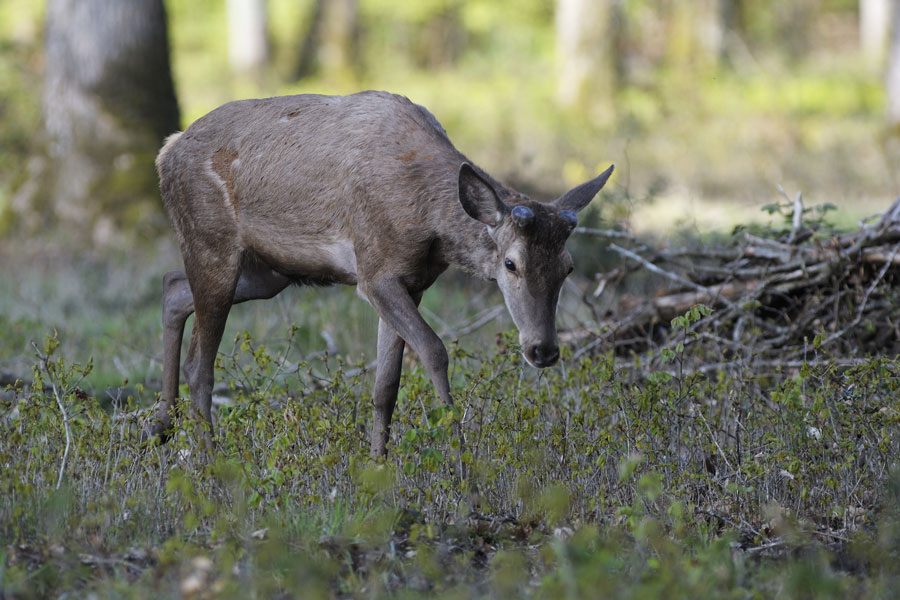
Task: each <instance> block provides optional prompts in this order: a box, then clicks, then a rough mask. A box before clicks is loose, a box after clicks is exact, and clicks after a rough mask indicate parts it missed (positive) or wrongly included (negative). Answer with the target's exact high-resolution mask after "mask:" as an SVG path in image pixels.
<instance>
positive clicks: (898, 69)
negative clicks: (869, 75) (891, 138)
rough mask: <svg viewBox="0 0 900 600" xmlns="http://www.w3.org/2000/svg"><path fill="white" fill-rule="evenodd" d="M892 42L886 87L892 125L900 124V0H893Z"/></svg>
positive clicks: (888, 113)
mask: <svg viewBox="0 0 900 600" xmlns="http://www.w3.org/2000/svg"><path fill="white" fill-rule="evenodd" d="M891 4H892V5H893V6H892V13H893V14H892V15H891V43H890V47H889V49H888V59H887V72H886V74H885V88H886V90H887V120H888V125H890V126H891V127H898V126H900V0H892V2H891Z"/></svg>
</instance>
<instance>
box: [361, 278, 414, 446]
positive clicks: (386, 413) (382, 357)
mask: <svg viewBox="0 0 900 600" xmlns="http://www.w3.org/2000/svg"><path fill="white" fill-rule="evenodd" d="M421 299H422V295H421V294H416V295H415V296H414V297H413V302H415V304H416V306H418V305H419V301H420V300H421ZM405 347H406V342H405V341H404V340H403V338H401V337H400V336H399V335H397V332H395V331H394V329H393V328H392V327H391V326H390V325H388V324H387V322H386V321H385V320H384V319H378V364H377V367H376V369H375V398H374V399H375V411H374V412H375V415H374V420H373V426H372V452H371V454H372V458H373V459H376V458H378V457H380V456H385V455H386V454H387V442H388V439H389V438H390V436H391V416H392V415H393V414H394V406H395V405H396V404H397V392H398V391H399V389H400V372H401V370H402V368H403V350H404V348H405Z"/></svg>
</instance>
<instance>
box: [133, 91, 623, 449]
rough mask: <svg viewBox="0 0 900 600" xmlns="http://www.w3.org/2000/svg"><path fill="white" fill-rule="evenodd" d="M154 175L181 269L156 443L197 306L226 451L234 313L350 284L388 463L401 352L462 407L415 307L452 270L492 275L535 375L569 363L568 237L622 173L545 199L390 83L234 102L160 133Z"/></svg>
mask: <svg viewBox="0 0 900 600" xmlns="http://www.w3.org/2000/svg"><path fill="white" fill-rule="evenodd" d="M156 167H157V171H158V174H159V182H160V194H161V197H162V201H163V204H164V206H165V210H166V212H167V214H168V217H169V219H170V220H171V223H172V226H173V229H174V232H175V237H176V239H177V242H178V245H179V248H180V250H181V255H182V259H183V263H184V270H176V271H170V272H168V273H166V274H165V275H164V277H163V282H162V283H163V294H162V324H163V384H162V390H161V393H160V400H159V403H158V407H157V410H156V413H155V416H154V417H153V420H152V423H151V424H150V426H149V428H148V430H147V431H146V432H145V435H146V436H152V437H153V438H154V439H158V440H161V441H162V442H165V440H166V439H168V437H169V436H170V435H171V433H172V431H173V412H174V411H173V406H174V404H175V401H176V399H177V397H178V388H179V368H180V366H181V365H180V361H181V349H182V348H181V346H182V338H183V334H184V328H185V323H186V320H187V319H188V317H189V316H190V315H191V314H193V315H194V322H193V325H192V329H191V335H190V342H189V345H188V351H187V356H186V358H185V361H184V365H183V372H184V376H185V378H186V381H187V384H188V390H189V396H190V401H191V407H192V408H191V410H192V412H193V413H194V416H195V417H196V418H198V419H199V420H200V422H201V423H203V425H204V427H203V428H202V430H203V432H204V433H203V436H204V437H205V439H206V442H208V443H210V444H212V445H215V441H214V437H213V434H212V432H213V423H212V415H211V404H212V389H213V383H214V372H213V371H214V363H215V357H216V354H217V352H218V348H219V344H220V342H221V339H222V336H223V332H224V328H225V322H226V319H227V317H228V313H229V310H230V308H231V306H232V305H234V304H238V303H241V302H246V301H249V300H256V299H267V298H272V297H274V296H275V295H276V294H278V293H279V292H281V291H282V290H284V289H285V288H286V287H288V286H289V285H292V284H297V285H331V284H345V285H355V286H356V290H357V294H358V295H359V296H360V297H362V298H363V299H364V300H366V301H367V302H368V303H370V304H371V305H372V306H373V307H374V309H375V312H376V313H377V315H378V335H377V348H376V368H375V388H374V394H373V400H374V415H373V425H372V429H371V448H370V454H371V457H372V458H373V459H378V458H379V457H384V456H386V454H387V444H388V441H389V438H390V424H391V417H392V415H393V412H394V407H395V405H396V402H397V394H398V391H399V387H400V375H401V369H402V366H403V354H404V350H405V348H406V345H407V344H408V345H409V347H410V348H411V349H412V350H413V351H414V352H415V353H416V354H417V355H418V357H419V360H420V362H421V364H422V366H423V367H424V369H425V371H426V373H427V375H428V376H429V378H430V380H431V383H432V385H433V387H434V391H435V393H436V396H437V397H438V398H439V399H440V401H441V402H443V403H444V404H445V405H448V406H452V405H453V398H452V395H451V390H450V383H449V380H448V374H447V372H448V366H449V358H448V353H447V349H446V347H445V346H444V343H443V342H442V341H441V339H440V337H439V336H438V335H437V334H436V333H435V332H434V330H433V329H432V328H431V327H430V326H429V325H428V324H427V323H426V321H425V320H424V319H423V317H422V315H421V314H420V313H419V310H418V305H419V302H420V301H421V299H422V294H423V293H424V292H425V290H427V289H428V288H429V287H430V286H431V285H432V284H433V283H434V282H435V280H436V279H437V278H438V276H439V275H441V274H442V273H443V272H444V271H445V270H446V269H447V268H448V267H449V266H450V265H455V266H457V267H459V268H461V269H462V270H464V271H466V272H468V273H469V274H471V275H473V276H475V277H478V278H481V279H485V280H489V281H493V282H496V284H497V286H498V287H499V288H500V292H501V293H502V295H503V298H504V302H505V304H506V307H507V309H508V311H509V314H510V316H511V317H512V320H513V322H514V324H515V326H516V328H517V329H518V332H519V343H520V345H521V348H522V354H523V355H524V358H525V360H526V361H527V362H528V363H529V364H530V365H532V366H534V367H537V368H546V367H550V366H552V365H554V364H555V363H556V362H557V361H558V359H559V341H558V337H557V332H556V323H555V321H556V310H557V304H558V301H559V294H560V289H561V287H562V284H563V281H564V279H565V278H566V277H567V276H568V274H570V273H571V272H572V270H573V260H572V257H571V255H570V253H569V252H568V251H567V249H566V246H565V243H566V240H567V239H568V238H569V236H570V235H571V233H572V231H573V230H574V229H575V227H576V224H577V216H576V214H577V213H578V211H580V210H582V209H583V208H584V207H585V206H587V205H588V203H589V202H590V201H591V200H592V199H593V198H594V196H595V195H596V194H597V192H598V191H599V190H600V189H601V188H602V187H603V186H604V184H605V183H606V182H607V180H608V179H609V177H610V175H611V174H612V172H613V169H614V166H610V167H609V168H608V169H607V170H606V171H604V172H603V173H601V174H600V175H599V176H597V177H596V178H594V179H591V180H590V181H587V182H586V183H583V184H581V185H579V186H577V187H575V188H574V189H572V190H570V191H568V192H567V193H565V194H563V195H562V196H561V197H559V198H558V199H556V200H555V201H553V202H549V203H540V202H536V201H534V200H531V199H529V198H528V197H526V196H525V195H523V194H520V193H519V192H516V191H514V190H513V189H511V188H508V187H506V186H504V185H502V184H501V183H499V182H498V181H497V180H495V179H494V178H492V177H491V176H490V175H488V174H487V173H486V172H485V171H484V170H482V169H480V168H479V167H477V166H475V165H474V164H473V163H472V161H470V160H468V159H467V158H466V157H465V156H464V155H463V154H462V153H460V152H459V151H458V150H457V149H456V148H455V147H454V146H453V144H452V143H451V142H450V138H449V137H448V135H447V132H446V131H445V130H444V128H443V127H442V126H441V124H440V123H439V122H438V120H437V119H436V118H435V117H434V115H433V114H432V113H431V112H430V111H428V109H426V108H425V107H423V106H420V105H418V104H415V103H413V102H412V101H410V100H409V99H407V98H405V97H403V96H399V95H394V94H390V93H387V92H378V91H367V92H360V93H356V94H352V95H348V96H324V95H312V94H304V95H293V96H280V97H273V98H266V99H251V100H238V101H233V102H229V103H227V104H224V105H222V106H220V107H219V108H216V109H214V110H213V111H212V112H210V113H208V114H206V115H205V116H203V117H200V118H199V119H197V120H196V121H195V122H193V123H192V124H191V125H190V126H189V127H187V128H186V129H185V130H184V131H183V132H177V133H174V134H172V135H170V136H169V137H168V138H166V140H165V142H164V145H163V146H162V149H161V150H160V152H159V154H158V156H157V158H156Z"/></svg>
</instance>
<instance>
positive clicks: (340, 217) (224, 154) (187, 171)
mask: <svg viewBox="0 0 900 600" xmlns="http://www.w3.org/2000/svg"><path fill="white" fill-rule="evenodd" d="M463 160H464V157H463V156H462V155H461V154H459V153H458V152H457V151H456V150H455V149H454V148H453V146H452V145H451V144H450V142H449V140H448V139H447V137H446V134H445V133H444V131H443V129H442V128H440V125H439V124H438V123H437V121H436V120H435V119H434V117H433V116H431V115H430V113H428V112H427V111H425V110H424V109H422V108H421V107H419V106H417V105H415V104H413V103H412V102H410V101H409V100H407V99H406V98H403V97H400V96H395V95H392V94H387V93H384V92H363V93H360V94H354V95H352V96H317V95H298V96H283V97H276V98H267V99H261V100H242V101H237V102H231V103H228V104H225V105H223V106H221V107H219V108H217V109H215V110H214V111H212V112H210V113H209V114H207V115H206V116H204V117H201V118H200V119H198V120H197V121H195V122H194V123H193V124H192V125H191V126H190V127H188V128H187V129H186V130H185V131H184V133H183V134H181V135H180V136H179V137H178V139H176V140H174V141H173V142H172V143H171V144H167V145H166V146H165V147H164V149H163V151H162V152H161V153H160V156H159V158H158V160H157V165H158V168H159V172H160V181H161V189H162V195H163V201H164V203H165V205H166V209H167V211H168V212H169V215H170V217H171V218H172V221H173V224H174V225H175V228H176V231H178V230H179V223H182V225H183V224H184V222H185V221H191V222H194V223H196V222H204V223H210V224H213V225H214V227H213V229H217V228H219V229H222V230H232V229H233V230H234V231H235V232H236V234H237V237H238V238H239V241H238V243H239V244H240V245H241V246H242V247H243V248H246V249H249V250H253V251H256V252H257V253H258V254H260V255H261V256H263V257H264V258H266V259H267V260H269V261H270V262H272V263H278V262H280V261H294V262H296V261H298V260H306V262H307V263H309V262H310V260H311V259H315V257H308V256H306V257H304V256H301V257H300V258H297V254H298V249H300V250H301V252H300V254H302V249H303V248H312V247H318V248H325V249H326V250H324V251H322V252H324V254H326V255H329V256H326V257H325V258H323V261H324V262H323V263H322V264H321V265H320V266H321V268H322V270H328V269H329V268H330V266H329V265H328V264H326V263H328V260H327V259H328V258H329V257H330V255H332V254H341V255H345V254H347V253H348V252H350V249H351V248H352V249H355V253H356V254H357V255H359V253H360V252H359V248H360V246H366V247H367V248H372V249H375V248H376V247H377V246H378V245H379V244H381V243H382V240H383V239H393V240H394V241H396V239H397V238H399V239H403V240H406V241H408V243H409V245H413V246H414V245H416V244H427V243H429V240H430V239H431V238H433V237H434V236H435V235H437V227H438V225H439V224H440V223H441V222H446V220H447V219H454V218H464V216H463V214H462V210H461V208H460V207H459V205H458V202H457V201H456V187H457V183H456V178H457V172H458V169H459V165H460V163H461V162H462V161H463ZM182 229H183V227H182ZM179 235H181V234H180V233H179ZM410 252H414V250H412V249H411V250H410ZM312 262H315V260H312ZM297 266H298V267H299V265H297ZM345 266H348V267H349V265H345ZM353 266H354V268H355V264H354V265H353ZM347 279H349V278H347ZM348 282H349V281H348Z"/></svg>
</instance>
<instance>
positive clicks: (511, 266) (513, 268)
mask: <svg viewBox="0 0 900 600" xmlns="http://www.w3.org/2000/svg"><path fill="white" fill-rule="evenodd" d="M503 265H504V266H505V267H506V270H507V271H509V272H510V273H515V272H516V263H514V262H513V261H511V260H510V259H508V258H507V259H506V260H505V261H504V262H503Z"/></svg>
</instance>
